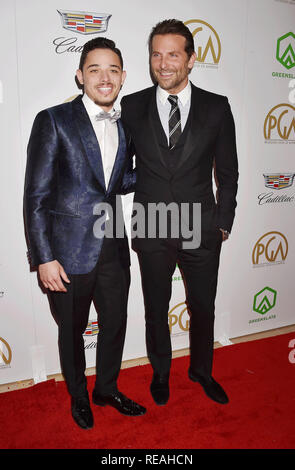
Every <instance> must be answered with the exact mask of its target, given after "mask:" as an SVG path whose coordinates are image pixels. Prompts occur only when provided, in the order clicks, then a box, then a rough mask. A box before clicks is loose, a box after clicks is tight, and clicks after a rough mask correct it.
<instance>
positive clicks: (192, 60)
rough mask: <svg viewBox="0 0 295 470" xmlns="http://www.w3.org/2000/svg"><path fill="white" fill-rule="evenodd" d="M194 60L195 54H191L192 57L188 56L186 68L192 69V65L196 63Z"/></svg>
mask: <svg viewBox="0 0 295 470" xmlns="http://www.w3.org/2000/svg"><path fill="white" fill-rule="evenodd" d="M196 58H197V54H196V53H195V52H193V53H192V55H191V56H190V58H189V61H188V68H189V69H192V68H193V66H194V63H195V61H196Z"/></svg>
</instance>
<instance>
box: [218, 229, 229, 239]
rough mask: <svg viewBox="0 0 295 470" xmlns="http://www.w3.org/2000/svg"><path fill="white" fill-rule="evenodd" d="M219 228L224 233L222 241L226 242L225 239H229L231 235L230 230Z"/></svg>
mask: <svg viewBox="0 0 295 470" xmlns="http://www.w3.org/2000/svg"><path fill="white" fill-rule="evenodd" d="M219 230H220V231H221V233H222V241H223V242H224V241H225V240H227V239H228V237H229V233H228V231H227V230H223V229H222V228H220V229H219Z"/></svg>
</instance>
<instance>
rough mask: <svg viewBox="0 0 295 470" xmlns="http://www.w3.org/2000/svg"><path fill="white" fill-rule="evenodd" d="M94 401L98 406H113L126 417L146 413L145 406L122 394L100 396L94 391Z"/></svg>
mask: <svg viewBox="0 0 295 470" xmlns="http://www.w3.org/2000/svg"><path fill="white" fill-rule="evenodd" d="M92 401H93V403H94V404H95V405H98V406H106V405H109V406H112V407H113V408H115V409H116V410H118V411H119V412H120V413H122V414H123V415H126V416H141V415H144V414H145V412H146V409H145V408H144V407H143V406H141V405H139V404H138V403H135V401H133V400H131V399H130V398H127V397H126V396H125V395H123V393H121V392H114V393H112V394H110V395H100V394H99V393H98V392H96V390H93V393H92Z"/></svg>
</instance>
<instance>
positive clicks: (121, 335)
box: [48, 238, 130, 397]
mask: <svg viewBox="0 0 295 470" xmlns="http://www.w3.org/2000/svg"><path fill="white" fill-rule="evenodd" d="M68 277H69V279H70V281H71V283H70V284H67V283H65V286H66V288H67V292H66V293H64V292H49V294H48V295H49V301H50V304H51V308H52V313H53V315H54V318H55V320H56V322H57V325H58V332H59V335H58V339H59V352H60V361H61V368H62V372H63V375H64V378H65V381H66V384H67V387H68V390H69V393H70V394H71V395H72V396H73V397H79V396H82V395H85V393H87V383H86V377H85V368H86V361H85V351H84V340H83V333H84V331H85V329H86V327H87V323H88V317H89V310H90V305H91V302H92V301H93V302H94V305H95V308H96V311H97V314H98V327H99V333H98V337H97V350H96V382H95V389H96V390H97V391H98V392H99V393H100V394H102V395H108V394H110V393H113V392H115V391H117V378H118V375H119V371H120V367H121V361H122V354H123V347H124V341H125V332H126V322H127V301H128V292H129V285H130V269H129V266H123V265H122V262H121V260H120V257H119V251H118V244H117V243H116V240H115V239H108V238H105V239H104V242H103V246H102V250H101V254H100V257H99V260H98V263H97V264H96V266H95V268H94V269H93V270H92V271H91V272H90V273H87V274H75V275H70V274H69V275H68Z"/></svg>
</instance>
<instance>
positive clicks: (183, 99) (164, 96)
mask: <svg viewBox="0 0 295 470" xmlns="http://www.w3.org/2000/svg"><path fill="white" fill-rule="evenodd" d="M191 93H192V87H191V82H190V81H188V83H187V85H186V87H185V88H184V89H183V90H181V91H180V92H179V93H177V94H176V95H175V96H178V99H179V101H180V103H181V104H182V106H185V105H186V104H187V102H188V101H189V100H190V97H191ZM157 96H158V98H159V100H160V101H161V103H162V104H163V105H165V104H166V103H167V100H168V96H169V93H168V91H166V90H164V89H163V88H161V87H160V86H158V87H157Z"/></svg>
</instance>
